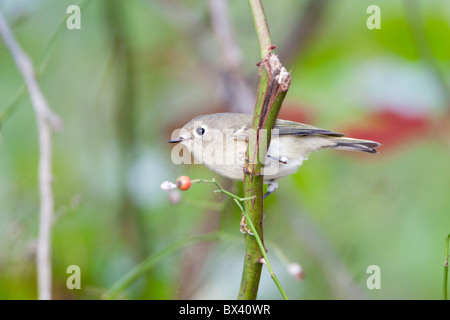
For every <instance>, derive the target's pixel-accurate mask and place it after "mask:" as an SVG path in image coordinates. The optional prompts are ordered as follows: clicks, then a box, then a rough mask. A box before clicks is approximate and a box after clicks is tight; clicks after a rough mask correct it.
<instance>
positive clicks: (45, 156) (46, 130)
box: [0, 13, 62, 300]
mask: <svg viewBox="0 0 450 320" xmlns="http://www.w3.org/2000/svg"><path fill="white" fill-rule="evenodd" d="M0 34H1V36H2V37H3V39H4V41H5V44H6V46H7V47H8V49H9V51H10V52H11V55H12V57H13V59H14V62H15V63H16V66H17V69H18V70H19V72H20V73H21V75H22V77H23V78H24V81H25V84H26V87H27V89H28V92H29V95H30V99H31V104H32V105H33V108H34V111H35V115H36V122H37V129H38V135H39V169H38V171H39V173H38V176H39V194H40V197H39V202H40V215H39V236H38V243H37V255H36V264H37V278H38V298H39V299H40V300H49V299H51V297H52V295H51V288H52V264H51V226H52V222H53V221H52V220H53V211H54V210H53V209H54V203H53V192H52V136H51V133H52V132H51V131H52V128H53V129H56V130H57V129H59V128H60V127H61V125H62V122H61V120H60V119H59V117H58V116H57V115H55V114H54V113H53V112H52V110H51V109H50V107H49V105H48V103H47V100H46V99H45V96H44V94H43V93H42V91H41V89H40V87H39V85H38V83H37V79H36V72H35V70H34V68H33V64H32V62H31V60H30V58H29V57H28V56H27V55H26V54H25V52H24V51H23V50H22V48H21V47H20V45H19V43H18V42H17V40H16V39H15V38H14V35H13V34H12V32H11V30H10V29H9V26H8V24H7V22H6V20H5V19H4V18H3V15H2V14H1V13H0Z"/></svg>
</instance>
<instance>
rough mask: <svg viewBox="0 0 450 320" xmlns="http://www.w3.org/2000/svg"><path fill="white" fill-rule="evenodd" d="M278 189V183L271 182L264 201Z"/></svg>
mask: <svg viewBox="0 0 450 320" xmlns="http://www.w3.org/2000/svg"><path fill="white" fill-rule="evenodd" d="M277 188H278V182H276V181H275V180H269V182H268V184H267V192H266V193H265V194H264V196H263V199H265V198H267V196H268V195H269V194H271V193H274V192H275V190H277Z"/></svg>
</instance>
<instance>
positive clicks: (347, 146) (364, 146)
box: [330, 137, 381, 153]
mask: <svg viewBox="0 0 450 320" xmlns="http://www.w3.org/2000/svg"><path fill="white" fill-rule="evenodd" d="M333 142H335V143H336V144H335V145H334V146H331V147H330V148H334V149H339V150H349V151H361V152H367V153H378V151H377V150H376V148H378V147H379V146H381V144H380V143H378V142H375V141H370V140H360V139H353V138H346V137H339V138H333Z"/></svg>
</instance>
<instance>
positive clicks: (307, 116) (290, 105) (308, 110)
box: [278, 101, 315, 124]
mask: <svg viewBox="0 0 450 320" xmlns="http://www.w3.org/2000/svg"><path fill="white" fill-rule="evenodd" d="M313 110H314V108H313V107H307V106H304V105H301V104H298V103H295V102H292V101H287V102H285V103H284V104H283V106H282V108H281V110H280V113H279V114H278V119H283V120H290V121H295V122H300V123H305V124H311V123H314V118H315V117H314V114H313V112H312V111H313Z"/></svg>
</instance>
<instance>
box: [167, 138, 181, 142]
mask: <svg viewBox="0 0 450 320" xmlns="http://www.w3.org/2000/svg"><path fill="white" fill-rule="evenodd" d="M181 141H183V137H178V138H176V139H173V140H170V141H169V143H178V142H181Z"/></svg>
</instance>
